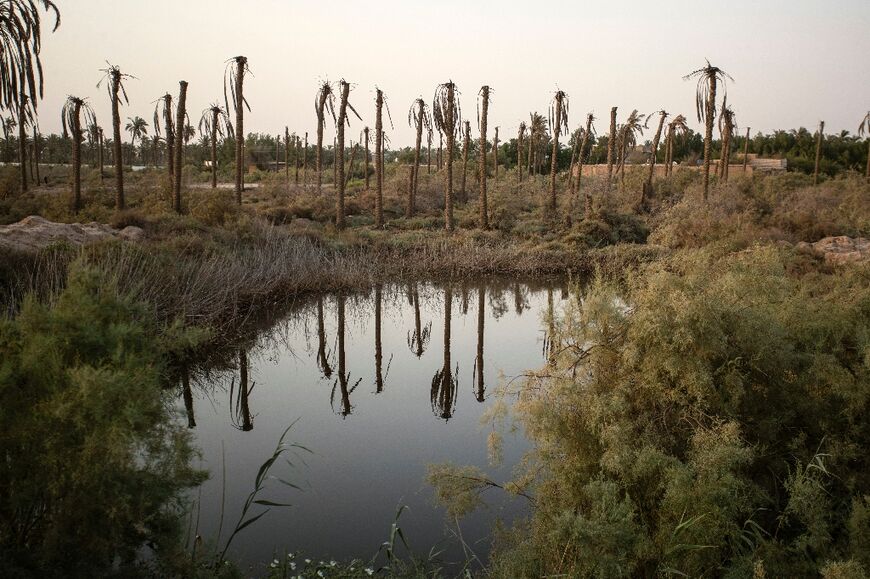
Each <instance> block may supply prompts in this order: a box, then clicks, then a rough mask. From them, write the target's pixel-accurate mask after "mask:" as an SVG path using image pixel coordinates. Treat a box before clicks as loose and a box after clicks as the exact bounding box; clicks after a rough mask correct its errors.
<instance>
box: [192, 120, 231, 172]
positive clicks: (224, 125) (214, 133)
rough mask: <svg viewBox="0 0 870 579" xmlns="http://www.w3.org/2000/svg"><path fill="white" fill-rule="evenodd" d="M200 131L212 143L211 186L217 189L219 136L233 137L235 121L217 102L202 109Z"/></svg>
mask: <svg viewBox="0 0 870 579" xmlns="http://www.w3.org/2000/svg"><path fill="white" fill-rule="evenodd" d="M199 132H200V134H201V135H202V136H204V137H207V138H208V139H209V142H210V144H211V188H212V189H217V141H218V137H221V138H224V137H229V138H231V139H232V138H233V123H232V122H231V121H230V115H229V114H228V113H227V110H226V109H225V108H223V107H222V106H220V105H219V104H217V103H212V105H211V106H210V107H208V108H207V109H205V110H204V111H202V116H201V117H200V119H199Z"/></svg>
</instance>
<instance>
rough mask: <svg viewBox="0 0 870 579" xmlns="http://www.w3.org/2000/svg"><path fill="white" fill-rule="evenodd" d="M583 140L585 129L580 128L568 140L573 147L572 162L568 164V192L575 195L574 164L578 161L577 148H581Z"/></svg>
mask: <svg viewBox="0 0 870 579" xmlns="http://www.w3.org/2000/svg"><path fill="white" fill-rule="evenodd" d="M581 138H583V127H579V128H578V129H577V130H576V131H574V132H573V133H571V138H570V139H568V144H569V145H570V144H571V143H574V144H573V145H571V162H570V163H569V164H568V191H570V192H571V193H572V194H573V193H574V164H575V163H576V161H577V148H578V147H579V146H580V139H581Z"/></svg>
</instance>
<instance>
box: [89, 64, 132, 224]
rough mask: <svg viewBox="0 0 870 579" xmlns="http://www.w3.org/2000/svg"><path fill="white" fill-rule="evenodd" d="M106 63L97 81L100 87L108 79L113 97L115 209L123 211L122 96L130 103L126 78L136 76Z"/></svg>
mask: <svg viewBox="0 0 870 579" xmlns="http://www.w3.org/2000/svg"><path fill="white" fill-rule="evenodd" d="M106 64H107V65H108V68H104V69H102V70H101V72H104V73H105V75H104V76H103V78H102V79H101V80H100V82H98V83H97V88H99V87H100V83H102V82H103V81H107V82H106V89H107V90H108V91H109V98H111V99H112V140H113V143H112V145H113V147H114V161H115V187H116V189H117V190H116V191H115V209H117V210H118V211H122V210H123V209H124V207H125V202H124V162H123V159H122V158H121V150H122V149H121V111H120V110H119V107H120V105H121V98H123V99H124V103H125V104H130V100H129V99H128V98H127V90H126V89H125V88H124V80H126V79H130V78H135V77H134V76H132V75H129V74H123V73H122V72H121V69H120V68H118V67H117V66H114V65H113V64H110V63H109V62H106Z"/></svg>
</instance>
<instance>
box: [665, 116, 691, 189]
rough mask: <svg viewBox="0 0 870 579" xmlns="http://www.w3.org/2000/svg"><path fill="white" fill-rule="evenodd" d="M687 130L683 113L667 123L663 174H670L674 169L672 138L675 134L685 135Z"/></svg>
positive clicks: (687, 126)
mask: <svg viewBox="0 0 870 579" xmlns="http://www.w3.org/2000/svg"><path fill="white" fill-rule="evenodd" d="M688 132H689V125H688V124H687V122H686V117H684V116H683V115H677V116H676V117H674V119H673V120H672V121H671V122H669V123H668V136H667V138H666V139H665V176H669V175H671V173H673V171H674V139H675V138H676V136H677V134H680V135H685V134H686V133H688Z"/></svg>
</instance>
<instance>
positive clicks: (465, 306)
mask: <svg viewBox="0 0 870 579" xmlns="http://www.w3.org/2000/svg"><path fill="white" fill-rule="evenodd" d="M459 291H460V292H461V294H462V315H463V316H467V315H468V286H466V285H465V282H462V285H461V286H460V287H459Z"/></svg>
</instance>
